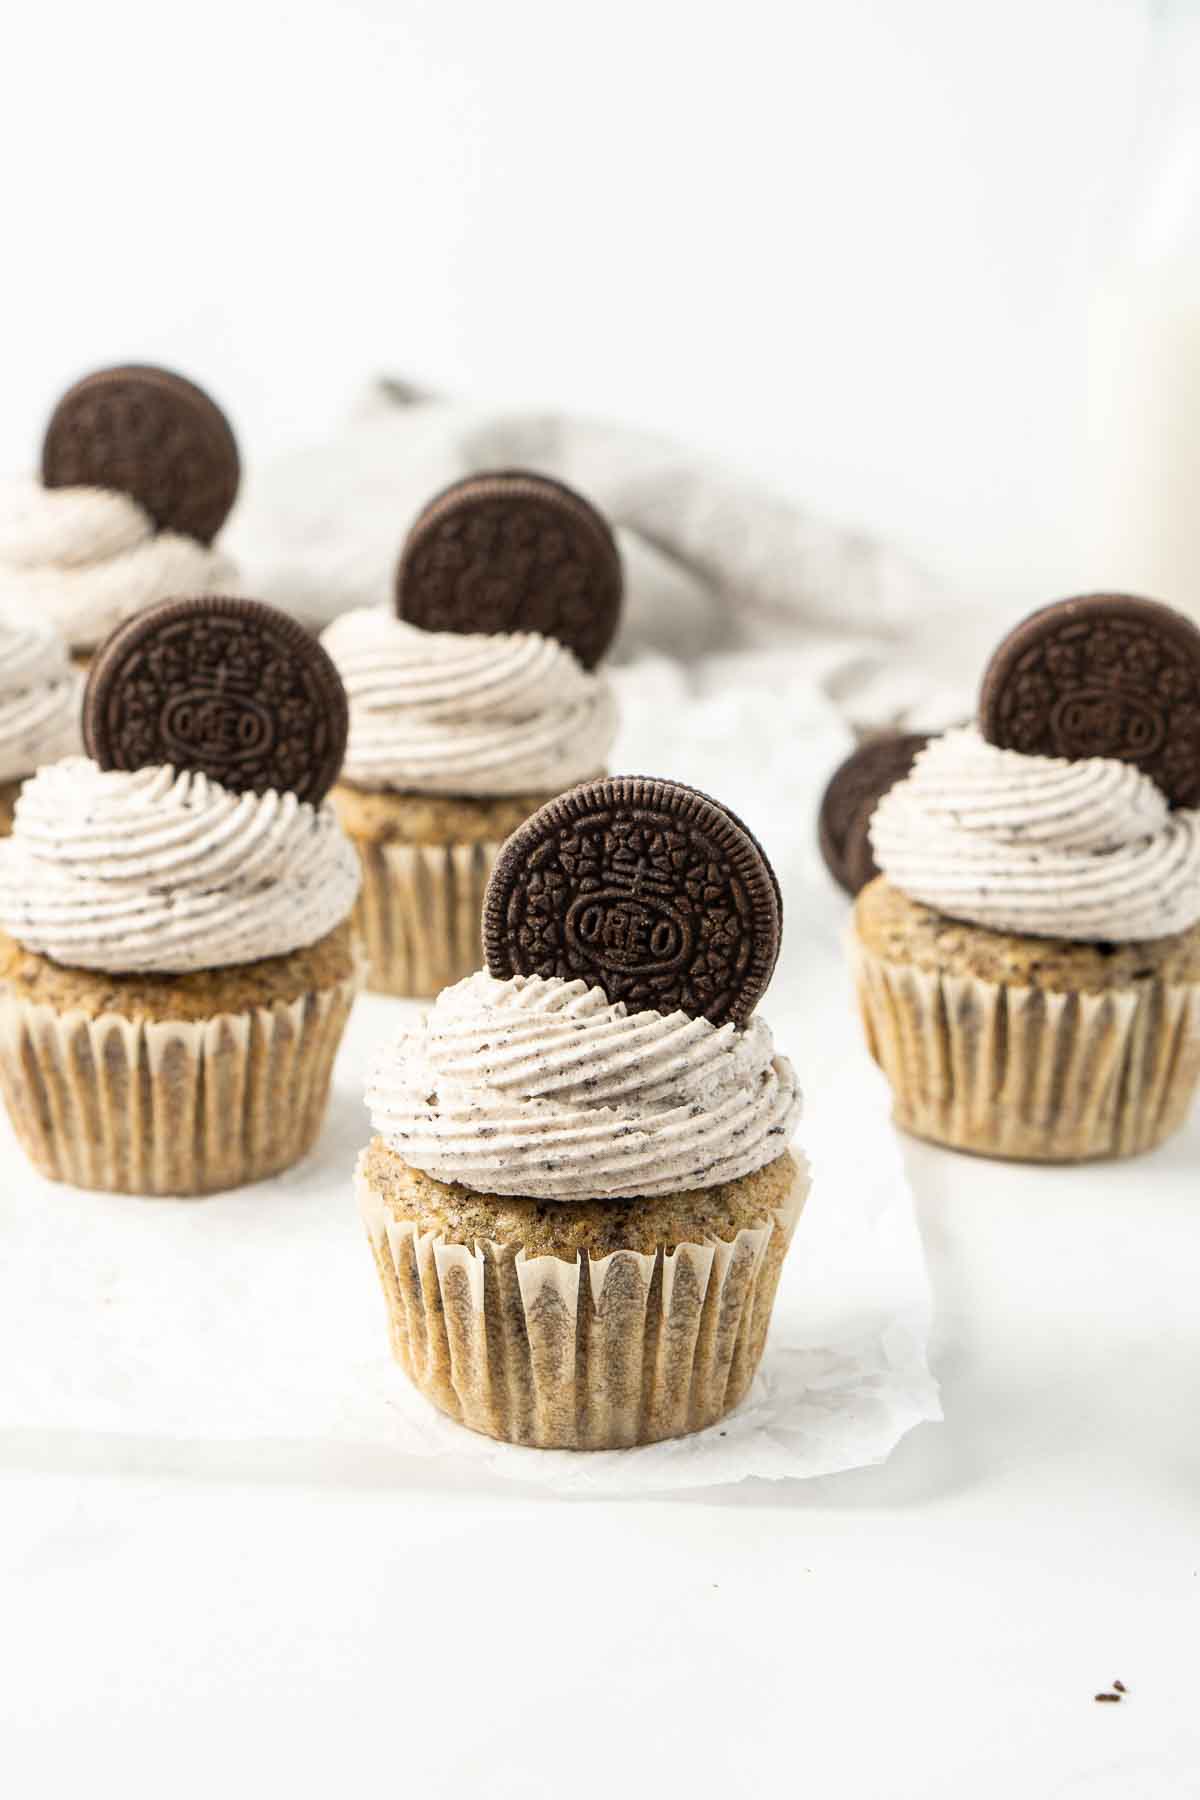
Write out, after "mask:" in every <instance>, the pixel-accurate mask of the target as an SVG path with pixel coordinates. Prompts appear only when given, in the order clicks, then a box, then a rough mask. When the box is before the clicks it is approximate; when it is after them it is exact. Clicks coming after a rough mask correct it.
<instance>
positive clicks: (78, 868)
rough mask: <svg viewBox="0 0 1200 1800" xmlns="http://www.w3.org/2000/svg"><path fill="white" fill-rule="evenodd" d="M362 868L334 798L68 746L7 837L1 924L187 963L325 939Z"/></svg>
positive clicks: (126, 968) (93, 949)
mask: <svg viewBox="0 0 1200 1800" xmlns="http://www.w3.org/2000/svg"><path fill="white" fill-rule="evenodd" d="M359 880H360V873H359V862H358V857H357V854H356V853H355V851H354V849H353V847H352V846H351V844H350V842H349V840H348V839H347V838H346V837H345V836H344V834H343V833H342V831H341V829H340V827H339V826H338V823H337V820H336V818H335V817H334V814H333V811H332V808H331V807H329V806H327V805H326V806H323V807H321V808H319V809H314V808H313V807H311V806H309V805H308V804H307V803H306V802H305V801H302V800H298V799H297V798H296V796H295V795H294V794H276V793H267V794H233V793H230V792H229V790H228V789H227V788H223V787H221V786H220V785H219V784H218V783H217V782H215V781H210V780H209V779H208V778H207V777H206V776H204V775H197V774H191V773H183V774H178V775H177V774H176V773H175V771H174V770H173V769H169V768H148V769H138V770H136V771H134V772H133V773H130V774H126V773H124V772H123V771H120V770H108V771H105V770H101V769H99V768H98V767H97V766H96V764H95V763H94V762H91V761H89V760H88V759H87V758H86V757H69V758H68V759H67V760H66V761H65V762H60V763H54V764H52V765H51V766H50V767H49V768H45V769H42V770H41V771H40V772H39V773H38V774H37V775H35V776H34V778H33V779H32V780H31V781H28V782H26V784H25V787H24V788H23V789H22V791H21V796H20V799H19V800H18V802H17V808H16V819H15V822H14V825H13V835H12V836H11V837H10V838H8V839H6V840H5V841H4V842H2V843H0V924H2V925H3V927H4V929H5V931H7V932H8V933H9V935H10V936H11V937H14V938H16V939H17V941H18V942H19V943H21V944H24V945H25V947H26V948H27V949H29V950H37V951H40V952H42V953H43V954H44V955H46V956H49V957H52V958H53V959H54V960H55V961H56V962H61V963H68V964H71V965H73V966H75V967H78V968H83V969H104V970H107V971H108V972H110V973H112V974H132V973H134V972H137V971H142V970H144V971H153V972H157V973H164V974H178V973H181V972H183V971H185V970H188V969H215V968H223V967H226V966H228V965H229V964H232V963H247V962H254V961H257V959H258V958H259V957H263V956H283V955H285V954H286V953H287V952H288V951H289V950H298V949H300V948H302V947H303V946H304V945H306V944H313V943H316V941H317V940H318V938H322V937H324V936H325V934H326V932H329V931H332V930H333V929H334V927H335V926H337V925H339V924H340V923H341V921H342V920H343V919H344V918H346V917H347V915H348V914H349V912H350V910H351V908H352V906H353V904H354V901H355V898H356V896H357V893H358V886H359Z"/></svg>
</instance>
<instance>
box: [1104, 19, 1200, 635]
mask: <svg viewBox="0 0 1200 1800" xmlns="http://www.w3.org/2000/svg"><path fill="white" fill-rule="evenodd" d="M1118 212H1119V217H1118V218H1117V220H1116V221H1115V222H1114V229H1113V230H1112V232H1111V235H1110V238H1109V245H1110V248H1109V250H1108V252H1107V254H1106V260H1107V266H1106V267H1105V268H1104V270H1103V272H1102V275H1101V279H1100V281H1099V283H1098V288H1097V293H1096V297H1095V303H1094V306H1093V308H1092V316H1091V318H1090V321H1089V332H1088V343H1087V364H1088V367H1087V416H1086V425H1085V440H1086V441H1085V450H1084V456H1083V459H1082V467H1081V474H1082V494H1081V502H1082V503H1081V508H1080V514H1079V517H1080V525H1081V542H1080V546H1079V551H1080V558H1081V567H1080V575H1081V580H1080V582H1079V586H1080V588H1081V589H1082V588H1085V587H1090V588H1108V589H1116V590H1120V591H1124V592H1128V593H1136V594H1147V595H1150V596H1151V597H1152V598H1155V599H1159V600H1166V601H1169V602H1170V604H1171V605H1173V606H1177V607H1179V608H1180V609H1181V611H1184V612H1188V613H1190V614H1192V616H1193V617H1195V618H1197V619H1200V0H1166V3H1165V4H1164V3H1162V0H1160V4H1158V5H1157V6H1156V7H1155V9H1154V16H1153V26H1152V39H1151V45H1150V55H1149V57H1148V59H1147V63H1146V67H1145V70H1144V74H1143V104H1142V109H1141V122H1140V129H1139V132H1138V137H1137V142H1136V145H1135V152H1134V156H1133V161H1132V167H1131V171H1130V181H1129V185H1128V189H1127V191H1126V193H1125V195H1124V196H1123V198H1122V200H1121V201H1120V203H1119V207H1118Z"/></svg>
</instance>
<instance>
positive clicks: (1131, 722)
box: [979, 594, 1200, 807]
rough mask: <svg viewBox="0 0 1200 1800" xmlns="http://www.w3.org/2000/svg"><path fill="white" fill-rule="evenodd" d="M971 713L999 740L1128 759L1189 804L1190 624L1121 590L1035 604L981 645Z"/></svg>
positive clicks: (1198, 728) (1195, 759)
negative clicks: (987, 657)
mask: <svg viewBox="0 0 1200 1800" xmlns="http://www.w3.org/2000/svg"><path fill="white" fill-rule="evenodd" d="M979 725H980V730H981V731H982V732H983V735H984V737H986V738H987V739H988V741H989V742H990V743H993V744H996V745H998V746H999V747H1000V748H1001V749H1006V750H1021V751H1024V752H1025V753H1026V754H1027V755H1033V756H1065V757H1068V758H1071V759H1073V760H1077V759H1080V758H1084V757H1091V756H1105V757H1114V758H1117V759H1119V760H1120V761H1122V762H1131V763H1135V764H1136V765H1137V767H1138V768H1140V769H1141V770H1143V772H1144V773H1145V774H1147V775H1149V776H1150V777H1151V778H1152V779H1153V780H1154V781H1156V782H1157V783H1158V785H1159V787H1160V788H1161V789H1162V790H1163V792H1164V793H1165V794H1166V796H1167V798H1168V799H1169V800H1170V801H1171V803H1172V805H1174V806H1188V807H1194V806H1197V805H1200V630H1198V629H1197V628H1196V626H1195V625H1193V624H1192V623H1191V621H1190V620H1189V619H1186V618H1185V617H1184V616H1183V614H1182V613H1179V612H1176V611H1175V610H1174V609H1173V608H1172V607H1169V606H1163V605H1161V604H1160V603H1159V602H1158V601H1156V600H1143V599H1139V598H1137V597H1136V596H1134V595H1131V594H1085V595H1082V596H1081V597H1080V598H1078V599H1074V600H1061V601H1058V602H1056V603H1055V604H1054V605H1052V606H1047V607H1043V608H1042V609H1041V610H1040V611H1038V612H1035V613H1033V614H1031V616H1030V617H1029V618H1027V619H1025V620H1024V621H1023V622H1022V623H1021V624H1020V625H1018V626H1017V627H1016V629H1015V630H1014V631H1013V632H1011V633H1010V634H1009V636H1008V637H1007V638H1006V639H1005V640H1004V642H1003V643H1002V644H1001V645H1000V647H999V649H998V650H997V651H996V653H995V655H994V656H993V657H992V660H991V662H990V663H989V665H988V667H987V670H986V672H985V674H984V679H983V687H982V690H981V694H980V705H979Z"/></svg>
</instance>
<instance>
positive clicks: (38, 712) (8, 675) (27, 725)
mask: <svg viewBox="0 0 1200 1800" xmlns="http://www.w3.org/2000/svg"><path fill="white" fill-rule="evenodd" d="M82 690H83V680H82V677H81V676H80V675H79V674H78V673H77V672H76V671H75V670H74V669H73V668H72V667H71V664H70V660H69V658H68V656H67V647H66V645H65V644H64V643H63V641H62V639H61V638H60V637H59V635H58V633H57V632H56V631H55V630H54V627H53V626H52V625H49V624H47V623H46V622H45V621H44V620H42V619H38V618H37V617H36V616H35V615H32V614H31V615H29V616H28V617H27V618H26V619H18V618H16V617H14V616H4V615H3V614H0V781H19V780H20V778H21V777H22V776H23V775H29V774H31V773H32V772H33V770H34V769H36V768H37V767H38V766H39V765H40V764H41V763H47V762H56V761H57V760H58V758H59V757H60V756H70V755H71V754H72V752H74V751H77V750H78V749H79V748H80V737H79V708H80V702H81V699H82Z"/></svg>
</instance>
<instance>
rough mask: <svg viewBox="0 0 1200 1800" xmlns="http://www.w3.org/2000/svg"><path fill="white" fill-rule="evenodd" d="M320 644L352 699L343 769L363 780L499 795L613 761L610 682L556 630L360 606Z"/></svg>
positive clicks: (555, 785) (570, 782)
mask: <svg viewBox="0 0 1200 1800" xmlns="http://www.w3.org/2000/svg"><path fill="white" fill-rule="evenodd" d="M321 641H322V643H323V644H324V645H325V648H326V649H327V650H328V652H329V654H330V656H331V657H332V658H333V660H334V662H335V663H336V664H337V667H338V672H339V673H340V675H341V677H342V680H343V681H344V683H345V685H346V693H347V695H348V697H349V701H350V742H349V745H348V747H347V751H346V761H345V764H344V767H343V770H342V774H343V777H344V779H345V780H347V781H349V782H352V783H354V784H355V786H357V787H363V788H373V789H387V790H390V791H392V792H401V793H402V792H418V793H434V794H464V795H478V796H493V795H495V796H499V795H504V794H526V793H539V792H556V791H559V790H561V789H563V788H568V787H574V786H575V785H576V783H577V782H580V781H584V780H586V779H587V778H588V777H589V776H592V775H598V774H601V773H602V772H603V770H604V767H605V762H606V759H607V757H608V753H609V750H610V749H611V748H612V741H613V738H614V736H615V735H616V709H615V706H614V703H613V697H612V690H611V688H610V687H609V684H608V681H607V679H606V678H605V677H604V676H603V675H597V674H593V673H589V671H588V670H586V669H585V668H584V667H583V665H582V664H581V663H580V662H579V660H578V658H577V657H576V656H575V655H574V653H573V652H572V651H570V650H568V649H567V648H566V647H565V646H564V645H562V644H559V643H556V642H555V641H554V640H553V639H552V638H545V637H542V636H541V635H540V634H539V633H537V632H512V633H504V632H497V633H495V634H485V633H479V634H475V633H470V634H468V633H459V632H454V631H422V630H421V629H420V628H419V627H418V626H415V625H409V624H406V623H405V622H404V621H403V620H402V619H398V618H396V617H394V616H393V615H392V614H389V613H386V612H384V611H382V610H376V609H374V608H366V607H363V608H359V609H358V610H356V611H354V612H348V613H344V614H343V615H342V617H341V618H340V619H337V620H335V621H334V623H333V624H332V625H331V626H329V628H328V630H327V631H325V632H324V634H323V635H322V639H321Z"/></svg>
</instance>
